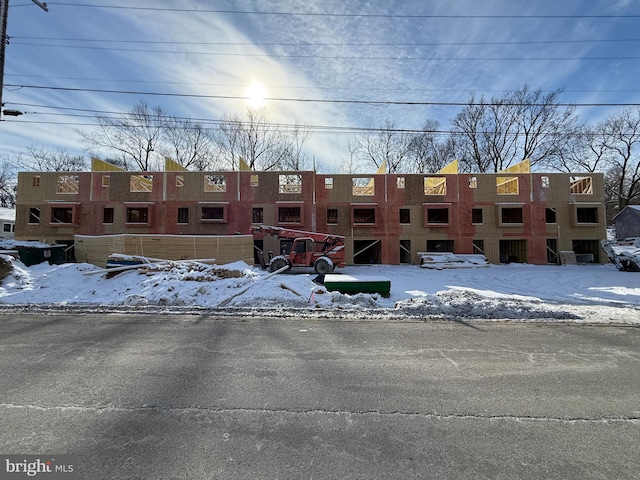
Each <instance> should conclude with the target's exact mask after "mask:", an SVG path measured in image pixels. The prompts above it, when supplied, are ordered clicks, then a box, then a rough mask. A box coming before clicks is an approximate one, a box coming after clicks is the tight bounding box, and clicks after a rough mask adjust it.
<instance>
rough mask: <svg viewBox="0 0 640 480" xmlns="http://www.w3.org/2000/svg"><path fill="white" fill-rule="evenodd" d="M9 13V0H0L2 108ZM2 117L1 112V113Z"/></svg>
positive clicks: (0, 104)
mask: <svg viewBox="0 0 640 480" xmlns="http://www.w3.org/2000/svg"><path fill="white" fill-rule="evenodd" d="M8 15H9V0H0V109H2V107H3V106H4V103H2V91H3V90H4V51H5V47H6V46H7V42H8V41H9V38H8V37H7V16H8ZM0 118H1V114H0Z"/></svg>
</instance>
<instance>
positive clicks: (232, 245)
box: [75, 234, 254, 268]
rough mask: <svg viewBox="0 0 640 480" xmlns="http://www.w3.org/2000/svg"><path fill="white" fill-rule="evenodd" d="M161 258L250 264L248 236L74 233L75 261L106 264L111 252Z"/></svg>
mask: <svg viewBox="0 0 640 480" xmlns="http://www.w3.org/2000/svg"><path fill="white" fill-rule="evenodd" d="M114 253H116V254H122V255H135V256H141V257H147V258H159V259H163V260H193V259H198V258H215V259H216V263H217V264H218V265H224V264H227V263H233V262H237V261H243V262H245V263H247V264H248V265H253V263H254V260H253V236H252V235H133V234H122V235H100V236H93V235H75V255H76V260H77V261H78V262H86V263H91V264H93V265H96V266H98V267H102V268H104V267H106V266H107V259H108V258H109V256H110V255H112V254H114Z"/></svg>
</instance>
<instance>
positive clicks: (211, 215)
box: [202, 205, 224, 220]
mask: <svg viewBox="0 0 640 480" xmlns="http://www.w3.org/2000/svg"><path fill="white" fill-rule="evenodd" d="M202 220H224V207H223V206H222V205H220V206H206V207H202Z"/></svg>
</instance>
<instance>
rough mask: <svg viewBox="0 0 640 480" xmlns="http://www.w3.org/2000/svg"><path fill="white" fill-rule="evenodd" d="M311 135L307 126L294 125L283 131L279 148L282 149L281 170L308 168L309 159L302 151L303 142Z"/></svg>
mask: <svg viewBox="0 0 640 480" xmlns="http://www.w3.org/2000/svg"><path fill="white" fill-rule="evenodd" d="M310 137H311V132H310V131H309V129H308V128H306V127H302V126H299V125H295V126H293V127H291V128H288V129H286V130H284V131H283V136H282V141H283V144H282V145H281V148H283V149H284V152H283V155H282V164H281V168H282V169H283V170H308V169H310V168H312V166H311V165H309V163H310V160H309V158H308V157H307V155H306V154H305V153H304V151H303V147H304V144H305V143H306V142H307V140H309V138H310Z"/></svg>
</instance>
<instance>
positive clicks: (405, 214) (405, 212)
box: [400, 208, 411, 225]
mask: <svg viewBox="0 0 640 480" xmlns="http://www.w3.org/2000/svg"><path fill="white" fill-rule="evenodd" d="M400 223H403V224H405V225H408V224H410V223H411V210H410V209H408V208H401V209H400Z"/></svg>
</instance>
